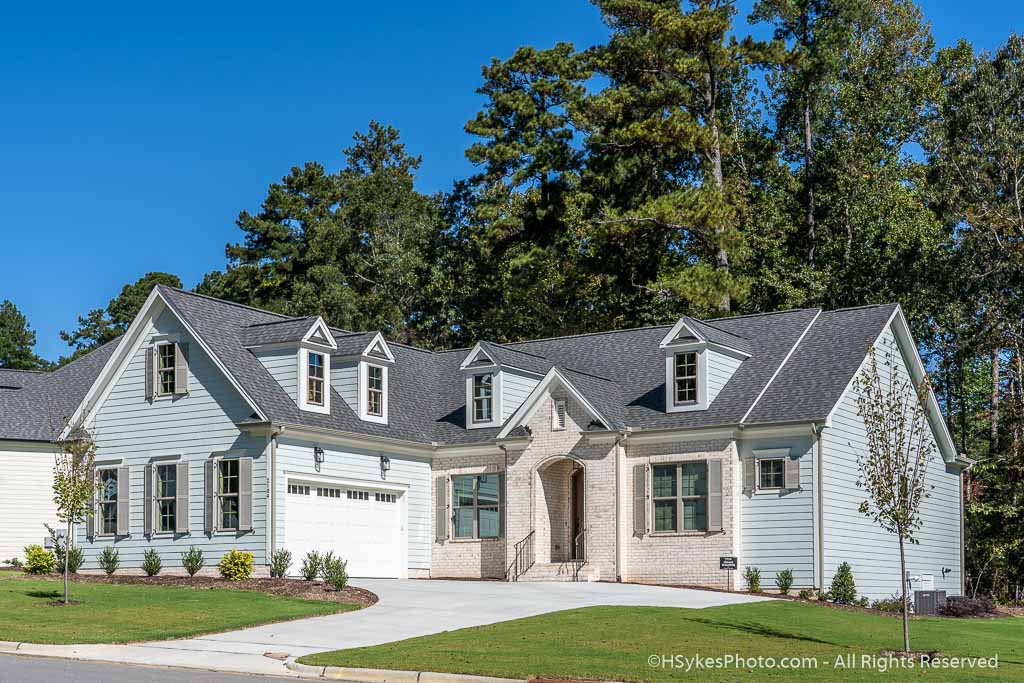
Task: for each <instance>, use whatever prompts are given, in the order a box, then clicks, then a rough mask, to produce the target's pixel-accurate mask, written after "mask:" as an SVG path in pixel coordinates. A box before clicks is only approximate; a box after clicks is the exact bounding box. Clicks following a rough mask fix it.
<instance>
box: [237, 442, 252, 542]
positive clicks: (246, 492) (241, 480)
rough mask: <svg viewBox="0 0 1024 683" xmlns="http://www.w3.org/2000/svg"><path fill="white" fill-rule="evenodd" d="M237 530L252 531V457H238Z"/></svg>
mask: <svg viewBox="0 0 1024 683" xmlns="http://www.w3.org/2000/svg"><path fill="white" fill-rule="evenodd" d="M238 530H239V531H252V458H239V459H238Z"/></svg>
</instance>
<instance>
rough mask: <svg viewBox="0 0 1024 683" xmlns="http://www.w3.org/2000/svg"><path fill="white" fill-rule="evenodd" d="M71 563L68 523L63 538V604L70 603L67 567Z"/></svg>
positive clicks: (69, 525) (69, 526)
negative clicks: (65, 534)
mask: <svg viewBox="0 0 1024 683" xmlns="http://www.w3.org/2000/svg"><path fill="white" fill-rule="evenodd" d="M70 562H71V522H68V532H67V536H65V537H64V604H65V605H67V604H69V603H70V602H71V601H70V600H69V599H68V566H69V564H70Z"/></svg>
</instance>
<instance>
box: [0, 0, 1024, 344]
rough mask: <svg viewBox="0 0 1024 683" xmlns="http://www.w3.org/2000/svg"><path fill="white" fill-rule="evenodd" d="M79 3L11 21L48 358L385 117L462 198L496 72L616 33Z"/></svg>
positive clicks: (575, 23) (31, 262)
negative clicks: (66, 334)
mask: <svg viewBox="0 0 1024 683" xmlns="http://www.w3.org/2000/svg"><path fill="white" fill-rule="evenodd" d="M21 4H22V3H19V5H21ZM741 4H742V5H743V14H744V15H745V14H746V13H747V11H748V9H749V5H750V2H749V1H744V2H742V3H741ZM25 5H29V4H28V3H25ZM63 5H64V3H45V4H39V3H35V5H34V7H36V8H38V9H32V8H27V9H22V7H19V8H18V9H10V8H4V9H3V10H2V14H0V206H2V207H3V209H2V212H0V253H2V255H3V259H2V263H3V267H2V269H0V300H2V299H11V300H12V301H14V302H15V304H17V306H18V307H19V308H20V309H21V310H22V311H23V312H24V313H25V314H26V315H27V316H28V317H29V321H30V323H31V324H32V326H33V328H34V329H35V330H36V332H37V334H38V344H37V352H38V353H40V354H41V355H43V356H44V357H47V358H50V359H55V358H56V357H57V356H59V355H61V354H62V353H66V352H67V347H66V346H65V345H64V343H63V342H61V341H60V339H59V338H58V331H59V330H61V329H72V328H74V326H75V318H76V316H77V315H79V314H82V313H84V312H86V311H88V310H89V309H91V308H97V307H101V306H104V305H105V304H106V302H107V301H108V300H109V299H110V298H111V297H113V296H115V295H116V294H117V292H118V291H120V288H121V287H122V286H123V285H124V284H125V283H127V282H131V281H134V280H135V279H136V278H138V277H140V276H141V275H142V274H144V273H146V272H148V271H153V270H162V271H168V272H173V273H177V274H178V275H179V276H180V277H181V278H182V280H183V281H184V283H185V285H186V286H187V287H191V286H193V285H195V284H196V282H198V281H199V280H200V279H201V278H202V276H203V274H204V273H206V272H207V271H209V270H211V269H214V268H221V267H223V265H224V262H225V259H224V245H225V244H226V243H227V242H229V241H236V240H238V239H239V237H240V233H239V231H238V229H237V228H236V227H235V224H234V220H235V217H236V216H237V214H238V212H239V211H240V210H241V209H249V210H255V209H258V207H259V202H260V200H261V199H262V198H263V196H264V194H265V191H266V187H267V185H268V184H269V183H270V182H273V181H275V180H278V179H279V178H280V177H281V176H282V175H284V174H285V173H287V171H288V169H289V168H290V167H291V166H292V165H296V164H301V163H303V162H305V161H309V160H319V161H322V162H324V163H325V164H327V165H328V167H330V168H335V167H337V166H338V165H339V163H340V150H341V149H342V148H343V147H346V146H347V145H348V144H349V141H350V139H351V135H352V133H353V131H355V130H357V129H363V128H365V126H366V124H367V123H368V122H369V121H370V119H378V120H381V121H385V122H388V123H391V124H393V125H395V126H396V127H397V128H398V129H399V130H400V131H401V132H402V136H403V138H404V140H405V142H406V143H407V145H408V147H409V149H410V151H412V152H414V153H417V154H422V155H423V168H422V173H421V176H420V189H422V190H424V191H438V190H445V189H448V188H449V187H450V185H451V182H452V181H453V180H454V179H456V178H459V177H464V176H465V175H466V174H467V173H469V172H470V170H471V166H470V164H469V163H468V162H467V161H466V160H465V158H464V156H463V150H464V149H465V147H466V145H467V142H468V137H467V136H466V134H465V133H464V132H463V130H462V126H463V124H464V123H465V121H466V120H467V119H469V118H470V117H472V116H473V115H474V114H475V112H476V111H477V109H478V108H479V105H480V98H479V96H477V95H476V94H475V92H474V90H475V88H476V87H477V86H478V85H479V82H480V66H481V65H482V64H483V63H485V62H487V61H489V60H490V58H491V57H495V56H497V57H505V56H508V55H509V54H510V53H511V52H512V51H513V50H514V49H515V48H516V47H517V46H518V45H521V44H532V45H535V46H538V47H546V46H549V45H551V44H552V43H554V42H557V41H559V40H567V41H572V42H574V43H576V44H577V45H578V46H585V45H591V44H593V43H596V42H598V41H600V40H601V39H602V38H603V36H604V34H605V31H604V27H603V26H602V24H601V22H600V18H599V16H598V13H597V11H596V10H595V9H594V8H593V7H592V6H591V5H590V4H589V3H588V2H586V0H515V1H504V2H502V1H498V0H493V1H492V2H479V1H476V2H469V1H467V0H448V1H446V2H408V1H407V0H392V1H391V2H388V3H381V2H377V3H362V2H360V3H354V2H353V3H340V2H323V3H320V2H312V1H311V2H304V3H280V2H277V3H273V4H270V3H266V4H264V3H260V2H247V3H244V4H238V5H237V6H232V4H231V3H222V2H207V3H203V4H198V3H186V2H182V3H172V4H170V5H160V6H159V7H158V8H157V9H149V8H147V7H146V6H147V5H152V3H138V2H133V3H130V4H128V3H125V4H124V5H120V6H119V5H117V4H115V3H88V5H83V4H82V3H75V4H73V5H72V4H70V3H68V4H67V5H66V6H63ZM922 5H923V7H924V10H925V13H926V15H927V16H928V18H929V19H930V20H931V21H932V23H933V27H934V33H935V36H936V40H937V42H938V43H939V45H948V44H951V43H953V42H955V41H956V40H957V38H959V37H960V36H964V37H966V38H968V39H969V40H971V41H972V42H974V43H975V44H976V45H978V46H980V47H983V48H993V47H995V46H996V45H998V44H999V43H1000V42H1002V41H1003V40H1005V38H1006V36H1007V35H1008V34H1009V33H1010V32H1011V31H1024V7H1022V6H1021V5H1019V4H1018V2H1017V1H1016V0H990V1H989V2H985V3H978V4H973V3H964V2H954V1H953V0H925V1H924V2H923V3H922ZM97 6H102V9H96V7H97ZM163 7H168V8H173V12H171V11H169V10H166V11H165V10H163V9H162V8H163ZM44 8H45V11H44Z"/></svg>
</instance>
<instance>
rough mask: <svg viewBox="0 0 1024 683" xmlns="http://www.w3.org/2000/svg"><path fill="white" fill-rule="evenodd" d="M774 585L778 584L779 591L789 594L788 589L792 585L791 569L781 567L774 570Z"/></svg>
mask: <svg viewBox="0 0 1024 683" xmlns="http://www.w3.org/2000/svg"><path fill="white" fill-rule="evenodd" d="M775 585H776V586H778V588H779V593H781V594H782V595H789V589H790V588H792V587H793V570H792V569H783V570H782V571H781V572H776V573H775Z"/></svg>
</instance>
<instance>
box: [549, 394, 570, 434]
mask: <svg viewBox="0 0 1024 683" xmlns="http://www.w3.org/2000/svg"><path fill="white" fill-rule="evenodd" d="M559 407H561V409H562V417H563V418H564V420H563V422H562V423H561V424H559V423H558V409H559ZM568 423H569V406H568V402H567V401H566V400H565V399H564V398H556V399H553V400H552V401H551V431H553V432H563V431H565V427H566V425H567V424H568Z"/></svg>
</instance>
